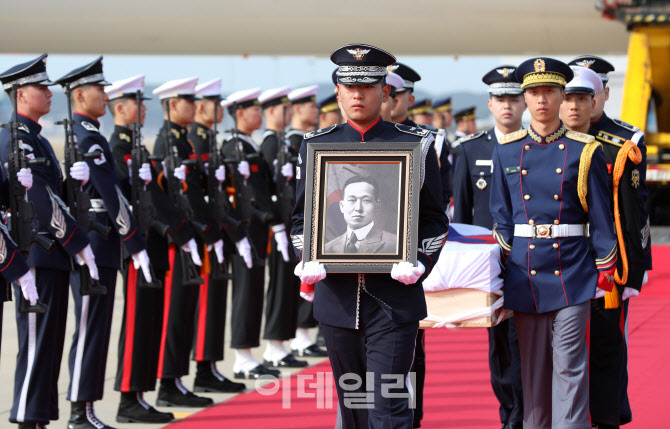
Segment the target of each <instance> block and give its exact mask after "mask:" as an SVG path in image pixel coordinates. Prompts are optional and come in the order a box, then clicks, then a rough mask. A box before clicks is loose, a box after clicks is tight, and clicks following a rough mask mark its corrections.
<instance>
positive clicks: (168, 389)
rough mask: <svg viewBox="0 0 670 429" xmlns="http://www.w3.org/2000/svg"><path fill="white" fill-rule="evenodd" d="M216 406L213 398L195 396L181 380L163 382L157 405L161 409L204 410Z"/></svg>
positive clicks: (166, 379)
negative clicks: (183, 408) (185, 408)
mask: <svg viewBox="0 0 670 429" xmlns="http://www.w3.org/2000/svg"><path fill="white" fill-rule="evenodd" d="M212 404H214V401H213V400H212V399H211V398H205V397H203V396H197V395H194V394H193V392H191V391H190V390H188V389H187V388H186V387H184V385H183V384H182V382H181V380H180V379H179V378H165V379H163V380H161V387H160V388H159V389H158V398H157V399H156V405H158V406H159V407H188V408H203V407H208V406H210V405H212Z"/></svg>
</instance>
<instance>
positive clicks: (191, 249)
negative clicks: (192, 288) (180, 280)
mask: <svg viewBox="0 0 670 429" xmlns="http://www.w3.org/2000/svg"><path fill="white" fill-rule="evenodd" d="M175 171H176V170H175ZM181 248H182V249H183V250H184V252H188V253H190V254H191V259H193V263H194V264H195V265H197V266H199V267H201V266H202V260H201V259H200V254H199V253H198V245H197V244H196V243H195V239H193V238H192V239H190V240H188V243H186V244H184V245H183V246H181Z"/></svg>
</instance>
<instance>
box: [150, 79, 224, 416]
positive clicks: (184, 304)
mask: <svg viewBox="0 0 670 429" xmlns="http://www.w3.org/2000/svg"><path fill="white" fill-rule="evenodd" d="M197 82H198V79H197V78H185V79H177V80H173V81H169V82H166V83H164V84H163V85H161V86H159V87H158V88H156V89H154V91H153V93H154V95H156V96H158V98H159V100H160V102H161V105H162V107H163V113H164V116H163V118H164V119H165V121H164V122H163V126H162V127H161V130H160V131H159V133H158V136H157V137H156V142H155V144H154V155H155V156H157V157H160V158H163V162H162V163H161V164H164V165H165V167H162V165H161V167H159V170H161V171H160V172H159V184H161V185H162V186H164V188H165V189H167V192H168V194H169V195H170V200H171V201H172V202H173V204H176V205H178V206H179V208H180V209H181V210H182V211H184V212H185V214H186V216H188V217H189V220H190V221H191V223H192V224H193V225H194V228H195V230H196V232H197V235H198V237H197V238H198V239H199V243H198V244H197V245H196V244H195V241H194V240H191V241H189V242H188V244H187V245H186V246H182V248H181V249H180V251H181V252H182V253H181V254H180V256H179V257H176V254H175V250H176V249H174V247H173V246H172V245H171V248H170V250H169V255H170V271H171V276H168V277H170V278H166V280H165V286H164V287H165V304H164V307H163V334H162V338H161V348H160V354H159V357H158V378H160V379H161V383H160V388H159V390H158V398H157V401H156V404H157V405H159V406H181V407H205V406H208V405H211V404H212V403H213V401H212V399H210V398H205V397H200V396H196V395H194V394H193V393H192V392H191V391H189V390H188V389H187V388H186V387H185V386H184V385H183V383H182V382H181V377H183V376H184V375H187V374H188V371H189V363H190V361H189V357H190V356H189V355H190V350H191V346H192V344H193V338H194V331H195V326H194V325H195V310H196V307H197V305H198V297H199V293H200V287H199V285H200V284H202V283H203V280H202V278H201V277H200V276H201V275H202V271H201V269H203V268H204V271H205V272H207V270H209V269H210V267H209V264H207V262H208V258H207V259H206V260H205V264H206V265H205V267H198V266H201V265H202V262H201V257H200V253H199V252H200V250H204V246H205V245H210V244H211V245H213V244H215V243H217V242H219V240H221V233H220V231H219V230H218V226H217V225H216V222H215V220H214V219H212V217H211V212H210V211H209V210H208V207H207V204H206V202H205V200H204V195H203V194H202V177H201V173H202V169H201V168H199V166H198V165H197V161H196V159H195V158H196V154H195V150H194V147H193V144H192V143H191V142H189V141H188V137H187V132H186V126H188V125H190V124H192V123H193V121H194V120H195V99H196V96H195V86H196V84H197ZM172 176H174V177H172ZM175 178H177V179H179V180H175ZM175 188H176V189H175ZM183 252H187V253H190V256H191V259H189V258H188V255H186V254H185V253H183ZM217 257H218V258H219V262H222V258H223V254H220V255H219V252H217ZM209 262H212V261H209ZM194 264H195V266H194Z"/></svg>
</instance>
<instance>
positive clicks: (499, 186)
mask: <svg viewBox="0 0 670 429" xmlns="http://www.w3.org/2000/svg"><path fill="white" fill-rule="evenodd" d="M515 76H516V78H517V80H518V81H519V82H521V88H522V89H524V98H525V101H526V104H527V106H528V110H529V111H530V114H531V125H530V127H529V128H528V129H527V130H521V131H516V132H514V133H511V134H507V135H505V136H503V137H501V138H499V140H498V143H499V144H498V145H497V146H496V147H495V149H494V151H493V180H492V184H491V186H492V189H491V200H490V207H491V213H492V215H493V222H494V226H493V236H494V237H495V238H496V239H497V241H498V243H499V244H500V247H501V249H502V251H503V254H504V259H505V262H506V271H505V279H504V287H505V308H507V309H510V310H513V311H514V319H515V322H516V328H517V335H518V339H519V351H520V356H521V374H522V384H523V397H524V422H523V427H524V428H526V429H536V428H538V429H539V428H547V427H565V428H568V427H570V428H575V429H576V428H580V429H581V428H583V429H587V428H590V427H591V425H590V422H589V405H588V400H589V399H588V397H589V395H588V392H589V379H588V350H587V338H586V329H587V323H588V317H589V312H590V311H589V310H590V308H591V304H590V301H591V299H593V297H594V296H595V293H596V289H597V288H600V289H603V290H611V289H612V286H613V283H612V281H613V277H614V276H613V274H614V269H615V265H616V259H617V256H616V252H617V245H616V236H615V234H614V229H613V227H612V224H613V221H612V214H611V211H610V209H609V202H608V200H607V198H606V193H607V182H606V168H605V162H604V158H603V152H602V147H601V145H600V144H599V143H597V142H595V139H594V138H593V137H591V136H588V135H584V134H581V133H576V132H573V131H568V130H566V128H565V125H563V124H562V123H561V121H560V119H559V109H560V105H561V102H562V101H563V99H564V87H565V85H566V83H567V82H569V81H570V80H571V79H572V77H573V73H572V70H571V69H570V67H568V66H567V65H566V64H564V63H562V62H560V61H557V60H554V59H552V58H533V59H530V60H527V61H524V62H523V63H522V64H521V65H519V67H517V70H516V72H515Z"/></svg>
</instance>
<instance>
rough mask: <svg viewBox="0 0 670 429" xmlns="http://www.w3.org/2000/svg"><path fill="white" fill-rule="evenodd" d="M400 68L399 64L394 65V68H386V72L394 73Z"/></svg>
mask: <svg viewBox="0 0 670 429" xmlns="http://www.w3.org/2000/svg"><path fill="white" fill-rule="evenodd" d="M398 67H400V66H399V65H398V64H393V65H392V66H388V67H386V71H390V72H394V71H396V69H397V68H398Z"/></svg>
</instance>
